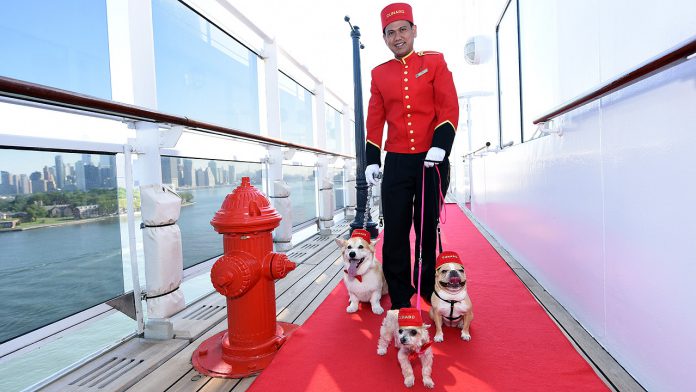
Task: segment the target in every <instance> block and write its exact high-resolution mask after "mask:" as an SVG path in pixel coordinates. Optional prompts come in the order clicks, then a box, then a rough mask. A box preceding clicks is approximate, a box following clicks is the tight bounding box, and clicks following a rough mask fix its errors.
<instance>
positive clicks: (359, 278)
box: [343, 270, 362, 283]
mask: <svg viewBox="0 0 696 392" xmlns="http://www.w3.org/2000/svg"><path fill="white" fill-rule="evenodd" d="M343 272H344V273H346V274H347V273H348V270H343ZM348 276H350V275H348ZM354 278H355V279H357V280H358V282H360V283H362V275H355V276H354Z"/></svg>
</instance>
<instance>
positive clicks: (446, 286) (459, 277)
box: [430, 251, 474, 342]
mask: <svg viewBox="0 0 696 392" xmlns="http://www.w3.org/2000/svg"><path fill="white" fill-rule="evenodd" d="M430 303H431V308H430V318H431V319H433V321H434V322H435V336H433V340H434V341H436V342H442V341H443V340H444V336H443V334H442V326H443V325H446V326H448V327H456V328H461V329H462V333H461V338H462V339H464V340H471V333H470V332H469V326H470V325H471V320H473V319H474V311H473V308H472V305H471V298H469V294H468V293H467V291H466V273H465V272H464V265H463V264H462V261H461V259H460V258H459V255H458V254H457V253H455V252H450V251H445V252H442V253H440V255H439V256H438V257H437V261H436V262H435V291H434V292H433V295H432V296H431V297H430Z"/></svg>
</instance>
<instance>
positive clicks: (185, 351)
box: [41, 206, 644, 392]
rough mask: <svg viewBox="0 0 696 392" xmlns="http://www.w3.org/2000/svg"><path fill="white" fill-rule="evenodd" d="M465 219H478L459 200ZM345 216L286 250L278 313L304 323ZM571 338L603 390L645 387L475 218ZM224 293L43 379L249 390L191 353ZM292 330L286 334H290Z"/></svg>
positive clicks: (326, 284) (215, 318)
mask: <svg viewBox="0 0 696 392" xmlns="http://www.w3.org/2000/svg"><path fill="white" fill-rule="evenodd" d="M462 210H464V211H465V212H466V213H467V216H468V217H469V219H471V220H472V221H473V222H474V223H475V224H476V221H475V219H474V218H473V217H472V215H470V214H469V213H468V210H467V208H465V207H464V206H462ZM349 223H350V222H348V221H344V222H341V223H339V224H337V225H335V226H334V227H333V228H332V234H331V235H328V236H321V235H315V236H313V237H311V238H309V239H308V240H306V241H304V242H302V243H300V244H298V245H296V246H295V247H294V248H293V249H292V250H290V251H289V252H287V254H288V256H289V258H290V259H291V260H293V261H296V263H297V268H296V269H295V270H294V271H292V272H290V274H289V275H288V276H286V277H285V278H283V279H280V280H278V281H276V314H277V319H278V321H283V322H287V323H293V324H297V325H300V326H301V325H302V324H303V323H304V322H305V321H306V320H307V319H308V318H309V317H310V316H311V315H312V313H313V312H314V310H316V309H317V307H318V306H319V305H320V304H321V303H322V301H323V300H324V299H325V298H326V297H327V296H328V295H329V293H330V292H331V291H332V290H333V289H334V288H335V287H336V286H337V284H338V283H339V282H340V281H341V279H342V277H343V274H342V273H341V269H342V265H341V264H342V263H341V261H340V259H339V249H338V247H337V245H336V243H335V241H334V238H335V237H337V236H341V235H345V234H346V233H347V232H348V230H349ZM477 227H478V229H479V231H481V233H482V234H483V235H484V236H485V237H486V238H487V240H488V241H489V242H490V243H491V244H492V245H493V246H494V247H495V248H496V250H497V251H498V253H499V254H500V255H501V256H502V257H503V259H504V260H505V261H506V262H507V263H508V265H509V266H510V268H512V269H513V271H514V272H515V273H516V274H517V276H518V277H519V278H520V280H521V281H522V282H524V284H525V285H526V286H527V288H528V289H529V290H530V291H531V292H532V294H533V295H534V296H535V298H536V299H537V300H538V301H539V302H540V304H541V305H542V306H543V307H544V309H546V311H547V313H548V314H549V316H550V317H551V318H552V319H553V320H555V322H556V323H557V324H558V326H559V328H560V329H561V330H562V331H563V332H564V333H565V334H566V336H567V337H568V339H569V341H570V342H571V343H572V344H573V345H574V346H575V348H576V349H577V350H578V352H579V353H580V354H581V355H582V356H583V357H584V358H585V359H586V360H587V361H588V363H589V364H590V365H591V366H592V367H593V369H594V370H595V372H596V373H597V374H598V375H599V377H600V378H601V379H602V380H603V381H604V382H605V384H606V385H607V386H608V388H609V390H618V391H644V389H643V388H642V387H641V386H640V385H639V384H637V383H636V382H635V381H634V380H633V378H632V377H631V376H630V375H629V374H628V373H627V372H626V371H625V370H624V369H623V368H622V367H621V366H620V365H619V364H618V363H617V362H616V361H615V360H614V359H613V358H612V357H611V356H610V355H609V354H607V353H606V351H604V349H603V348H602V347H601V346H600V345H599V344H598V343H597V342H596V341H595V340H594V339H593V338H592V337H591V336H590V335H589V334H588V333H587V332H586V331H585V330H584V329H583V328H582V327H581V326H580V325H579V324H578V323H577V321H575V320H574V319H573V318H572V317H571V316H570V315H569V314H568V313H567V312H566V311H565V309H564V308H563V307H562V306H560V305H559V304H558V302H556V301H555V300H554V299H553V297H551V296H550V295H549V294H548V293H547V292H546V291H545V290H544V289H543V288H542V287H541V286H540V285H539V284H538V283H537V282H536V281H535V280H534V278H532V277H531V276H530V275H529V274H528V273H527V272H526V271H525V270H524V268H523V267H522V266H521V265H520V264H519V263H517V262H516V261H515V260H514V259H513V258H512V257H511V256H510V255H509V254H508V253H507V252H505V251H504V250H503V249H502V248H501V247H500V246H498V244H497V242H496V241H495V240H494V239H493V238H492V237H491V236H490V235H489V234H488V233H487V232H486V231H485V230H483V229H482V228H481V227H480V226H479V225H477ZM226 315H227V314H226V300H225V298H224V297H223V296H221V295H220V294H218V293H217V292H213V293H210V294H208V295H207V296H205V297H203V298H201V299H200V300H198V301H196V302H194V303H191V304H189V305H188V306H187V308H186V309H185V310H183V311H181V312H179V313H178V314H177V315H175V316H174V317H172V320H173V322H174V331H175V338H174V339H171V340H167V341H153V340H148V339H144V338H133V339H130V340H128V341H126V342H124V343H122V344H120V345H118V346H116V347H114V348H113V349H111V350H109V351H107V352H105V353H103V354H101V355H99V356H98V357H96V358H94V359H92V360H90V361H89V362H87V363H84V364H82V365H81V366H79V367H76V368H75V369H72V370H71V371H69V372H66V374H64V375H63V376H61V377H60V378H58V379H56V380H54V381H53V382H52V383H50V384H48V385H46V386H45V387H43V388H42V389H41V390H46V391H148V392H150V391H205V392H212V391H234V392H241V391H245V390H247V388H249V386H250V385H251V384H252V383H253V382H254V380H255V377H248V378H243V379H223V378H212V377H208V376H205V375H202V374H200V373H198V372H197V371H196V370H195V369H194V368H193V366H192V365H191V355H192V354H193V352H194V350H195V349H196V348H197V347H198V346H199V345H200V344H201V343H202V342H203V341H205V340H206V339H207V338H209V337H211V336H213V335H215V334H217V333H219V332H221V331H223V330H225V329H226V328H227V318H226ZM291 338H292V337H291Z"/></svg>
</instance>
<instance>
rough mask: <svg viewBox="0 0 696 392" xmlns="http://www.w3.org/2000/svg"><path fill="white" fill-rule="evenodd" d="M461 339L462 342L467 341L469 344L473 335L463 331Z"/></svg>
mask: <svg viewBox="0 0 696 392" xmlns="http://www.w3.org/2000/svg"><path fill="white" fill-rule="evenodd" d="M461 337H462V340H466V341H467V342H468V341H469V340H471V335H470V334H469V332H466V331H462V334H461Z"/></svg>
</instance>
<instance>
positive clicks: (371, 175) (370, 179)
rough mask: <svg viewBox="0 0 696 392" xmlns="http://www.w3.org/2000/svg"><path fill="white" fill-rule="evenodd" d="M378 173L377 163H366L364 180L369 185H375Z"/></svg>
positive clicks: (377, 181)
mask: <svg viewBox="0 0 696 392" xmlns="http://www.w3.org/2000/svg"><path fill="white" fill-rule="evenodd" d="M378 175H379V165H377V164H372V165H368V166H367V167H366V168H365V180H366V181H367V183H368V184H369V185H377V184H379V178H378V177H377V176H378Z"/></svg>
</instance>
